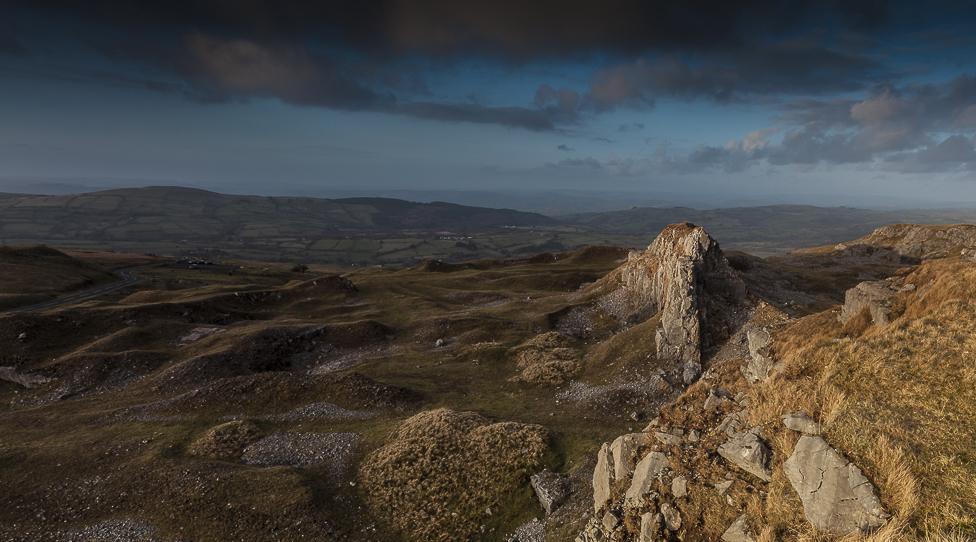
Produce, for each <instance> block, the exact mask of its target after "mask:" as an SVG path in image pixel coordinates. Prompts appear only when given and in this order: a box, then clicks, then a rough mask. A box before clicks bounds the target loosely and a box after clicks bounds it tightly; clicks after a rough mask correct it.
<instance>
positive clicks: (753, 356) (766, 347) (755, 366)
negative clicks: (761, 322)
mask: <svg viewBox="0 0 976 542" xmlns="http://www.w3.org/2000/svg"><path fill="white" fill-rule="evenodd" d="M746 340H747V341H748V343H749V361H748V362H747V363H746V365H745V367H743V368H742V375H743V376H745V377H746V380H748V381H749V382H751V383H753V384H755V383H756V382H761V381H763V380H766V377H768V376H769V371H771V370H772V368H773V357H772V353H771V352H770V346H771V345H772V342H773V340H772V337H771V336H770V334H769V332H768V331H766V330H764V329H750V330H749V331H748V332H747V333H746Z"/></svg>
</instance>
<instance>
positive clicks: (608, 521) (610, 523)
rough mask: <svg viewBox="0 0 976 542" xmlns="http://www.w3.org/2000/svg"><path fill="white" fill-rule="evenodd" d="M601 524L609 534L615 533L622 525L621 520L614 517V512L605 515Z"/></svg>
mask: <svg viewBox="0 0 976 542" xmlns="http://www.w3.org/2000/svg"><path fill="white" fill-rule="evenodd" d="M600 524H601V525H603V528H604V529H605V530H606V531H607V532H613V530H614V529H616V528H617V525H620V518H618V517H617V516H616V515H614V513H613V512H609V511H608V512H607V513H606V514H603V520H602V521H601V522H600Z"/></svg>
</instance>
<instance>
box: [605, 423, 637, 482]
mask: <svg viewBox="0 0 976 542" xmlns="http://www.w3.org/2000/svg"><path fill="white" fill-rule="evenodd" d="M643 440H644V434H643V433H630V434H628V435H621V436H619V437H617V438H616V440H614V441H613V444H611V445H610V453H611V454H612V455H613V475H614V480H618V481H619V480H623V479H624V478H629V477H630V475H631V474H633V473H634V465H636V464H637V448H638V447H639V446H640V444H641V442H643Z"/></svg>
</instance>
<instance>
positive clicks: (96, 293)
mask: <svg viewBox="0 0 976 542" xmlns="http://www.w3.org/2000/svg"><path fill="white" fill-rule="evenodd" d="M139 267H145V266H136V267H129V268H125V269H119V270H117V271H116V272H115V275H116V276H117V277H118V279H119V280H117V281H115V282H109V283H107V284H99V285H97V286H92V287H91V288H85V289H84V290H78V291H75V292H71V293H69V294H65V295H62V296H59V297H56V298H54V299H51V300H48V301H44V302H41V303H36V304H34V305H28V306H26V307H17V308H14V309H11V310H9V311H6V312H4V313H0V314H18V313H25V312H40V311H46V310H49V309H53V308H56V307H60V306H62V305H71V304H74V303H80V302H82V301H88V300H89V299H94V298H96V297H101V296H103V295H108V294H110V293H113V292H117V291H119V290H121V289H123V288H128V287H129V286H133V285H135V284H138V283H140V282H142V278H140V277H139V276H138V275H136V273H135V270H136V269H137V268H139Z"/></svg>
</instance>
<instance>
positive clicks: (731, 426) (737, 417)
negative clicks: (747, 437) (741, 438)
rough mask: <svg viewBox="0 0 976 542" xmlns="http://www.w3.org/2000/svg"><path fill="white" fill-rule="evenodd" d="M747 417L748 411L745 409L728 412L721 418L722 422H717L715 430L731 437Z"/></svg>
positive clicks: (740, 427)
mask: <svg viewBox="0 0 976 542" xmlns="http://www.w3.org/2000/svg"><path fill="white" fill-rule="evenodd" d="M748 417H749V416H748V412H747V411H746V410H740V411H739V412H733V413H731V414H728V415H726V416H725V417H724V418H722V423H720V424H718V427H717V428H716V430H717V431H718V432H719V433H725V434H726V435H728V436H730V437H731V436H732V435H734V434H736V433H738V432H739V431H740V430H741V429H742V425H743V424H744V423H745V419H746V418H748Z"/></svg>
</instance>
